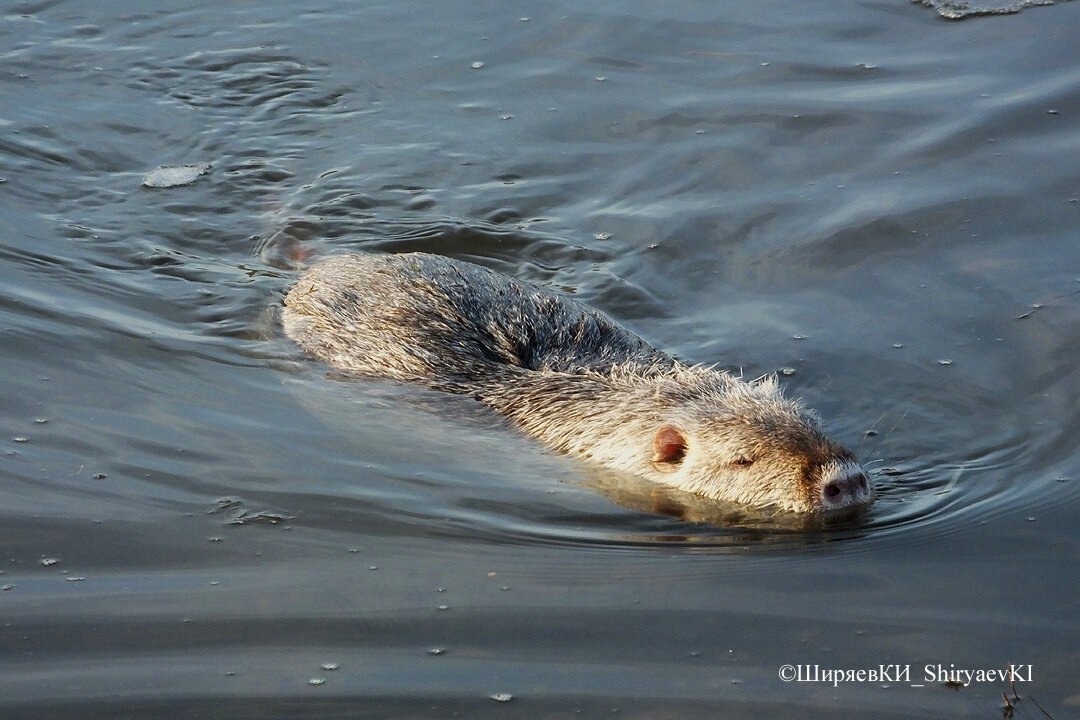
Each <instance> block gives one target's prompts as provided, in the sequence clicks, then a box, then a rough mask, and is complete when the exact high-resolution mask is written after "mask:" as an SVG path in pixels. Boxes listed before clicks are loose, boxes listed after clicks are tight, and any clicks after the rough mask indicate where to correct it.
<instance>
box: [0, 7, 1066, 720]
mask: <svg viewBox="0 0 1080 720" xmlns="http://www.w3.org/2000/svg"><path fill="white" fill-rule="evenodd" d="M933 6H934V7H935V8H937V9H938V11H939V12H942V11H944V10H948V9H949V8H954V9H955V8H960V10H962V11H964V12H966V9H965V8H971V7H974V6H973V5H972V6H965V7H964V8H961V7H960V4H959V3H949V4H945V3H934V4H933ZM979 8H980V9H982V10H986V9H991V7H990V5H989V4H986V3H983V4H981V5H979ZM1078 18H1080V4H1077V3H1059V4H1057V5H1055V6H1054V7H1047V8H1041V9H1037V10H1032V11H1029V12H1023V13H1019V14H1016V15H1012V16H1010V17H1002V18H981V19H979V18H976V19H972V20H971V21H969V22H965V23H949V22H945V21H943V20H941V19H940V18H939V17H938V16H937V14H935V13H934V12H932V11H930V10H928V9H926V8H921V7H918V6H917V5H914V4H905V3H896V4H892V5H889V4H884V5H883V4H877V5H866V4H861V5H858V4H856V5H821V6H820V7H815V8H814V9H813V10H812V11H808V10H807V8H806V7H804V6H803V5H801V4H800V5H797V6H796V5H795V4H793V3H789V2H784V1H781V2H779V3H774V4H772V5H771V6H769V7H768V8H765V9H764V11H763V9H762V6H758V5H755V4H744V5H724V6H716V7H713V6H705V5H702V4H700V3H696V2H675V3H669V4H665V5H663V6H659V5H655V4H640V3H617V4H611V3H608V4H600V5H599V6H593V7H590V8H587V9H583V8H582V7H580V6H578V5H575V4H565V3H561V4H560V3H556V4H554V5H547V6H542V7H541V6H536V7H529V8H526V7H524V6H522V7H519V8H512V9H507V8H506V7H505V6H503V5H500V4H498V3H488V2H475V3H466V4H456V5H455V6H454V9H453V10H451V11H450V12H447V11H445V10H444V9H443V8H442V6H435V5H432V4H430V3H425V4H423V5H419V4H415V5H414V3H412V2H402V3H397V4H390V5H373V4H370V3H361V4H356V3H337V2H322V3H317V4H315V5H311V6H306V7H304V8H298V7H297V6H295V5H294V4H289V3H273V2H271V3H263V4H261V5H258V6H257V7H256V6H246V5H245V6H239V5H238V6H221V5H217V6H204V5H198V4H192V5H190V6H183V5H176V4H170V5H168V6H167V7H166V6H165V5H161V7H159V8H156V9H155V8H152V7H144V6H142V5H140V7H139V8H137V9H135V8H127V7H125V6H123V5H122V4H121V5H116V4H110V5H109V6H108V7H104V6H102V7H98V6H96V5H91V4H85V3H64V2H59V3H44V4H31V3H23V4H22V5H19V6H18V7H13V8H11V9H10V11H9V13H8V14H7V15H6V16H5V24H4V25H3V26H0V33H3V34H4V37H5V39H6V40H7V41H8V42H7V43H6V44H5V47H6V48H7V49H6V50H5V51H4V54H3V58H4V67H5V69H6V70H7V72H6V74H4V75H3V76H2V77H0V93H2V95H3V97H4V103H3V107H2V109H0V124H2V125H3V132H2V133H0V168H2V170H0V277H2V278H3V282H2V283H0V338H2V340H0V348H2V351H0V370H2V377H3V378H4V383H3V386H2V387H3V389H2V391H0V394H2V397H3V401H2V402H0V425H2V427H3V428H4V432H3V435H2V437H0V473H2V475H3V477H2V482H0V617H2V618H3V622H2V623H0V715H2V716H3V717H5V718H7V717H34V718H48V717H61V716H63V717H71V716H79V717H102V718H105V717H109V718H112V717H150V716H153V717H190V716H193V715H213V716H236V717H254V716H259V717H290V718H296V717H309V716H310V717H327V716H342V717H346V716H347V717H403V716H410V717H445V716H447V715H451V714H455V713H456V714H458V715H461V716H470V717H473V716H479V717H484V716H487V715H490V714H493V713H495V712H498V714H499V715H500V717H513V716H520V717H523V718H524V717H530V718H531V717H544V716H552V717H554V716H562V715H567V716H569V715H578V714H580V715H583V716H601V715H603V716H608V715H610V714H612V713H613V712H615V711H616V710H618V711H620V712H623V713H626V712H629V713H636V715H637V716H641V717H657V716H663V717H679V718H682V717H687V718H691V717H704V716H725V717H740V716H744V717H774V718H776V717H779V718H783V717H788V716H790V717H800V718H803V717H808V716H811V717H812V716H821V717H834V716H836V714H837V711H838V709H839V711H840V714H845V713H846V714H849V715H857V716H862V717H871V716H872V717H886V718H888V717H897V718H899V717H928V716H948V717H973V718H974V717H980V718H981V717H987V716H988V715H995V714H996V713H998V712H999V711H1000V708H999V707H998V705H999V703H1000V700H999V698H1000V694H1001V692H1002V691H1004V690H1005V689H1006V688H1003V687H999V686H997V685H984V686H979V687H972V688H965V689H963V690H960V691H958V692H954V691H952V690H947V689H944V688H942V687H938V686H930V687H926V688H922V689H916V688H912V687H908V686H906V685H903V684H894V685H892V686H890V687H882V686H881V685H877V684H874V685H870V684H852V685H847V686H842V687H836V688H834V687H832V686H831V685H830V686H817V685H810V684H800V683H784V682H781V681H779V680H778V679H777V668H778V667H780V666H781V665H783V664H785V663H792V664H797V663H821V664H823V665H825V664H828V665H829V666H830V667H843V668H848V667H850V668H858V667H876V666H877V665H878V664H880V663H893V662H903V663H908V662H910V663H912V666H913V667H914V668H918V667H921V665H922V664H924V663H928V662H929V663H937V662H942V663H944V664H946V665H948V664H949V663H958V664H964V665H965V666H966V667H976V666H978V667H991V666H999V665H1001V664H1003V663H1008V662H1018V661H1019V662H1024V663H1032V664H1033V667H1034V668H1035V680H1034V681H1033V682H1032V684H1031V686H1030V687H1023V688H1021V689H1020V695H1021V696H1024V697H1027V696H1028V694H1030V695H1034V696H1037V697H1039V699H1040V703H1042V704H1044V705H1045V706H1046V707H1047V709H1048V710H1049V711H1050V713H1051V714H1053V715H1055V716H1057V717H1060V716H1063V715H1067V714H1068V712H1067V711H1068V708H1069V707H1070V705H1069V703H1070V702H1071V703H1075V699H1074V695H1075V689H1074V683H1075V681H1074V678H1073V675H1074V672H1073V671H1074V669H1075V668H1074V665H1075V658H1074V657H1073V655H1072V654H1071V648H1073V647H1075V646H1076V645H1077V644H1078V643H1080V637H1078V636H1077V627H1080V623H1078V622H1077V620H1078V618H1080V612H1078V610H1077V605H1076V603H1075V601H1073V600H1072V599H1071V598H1075V597H1076V596H1077V587H1076V578H1077V577H1078V574H1077V572H1076V571H1077V568H1076V553H1075V552H1071V551H1070V549H1075V545H1076V538H1075V517H1076V512H1077V503H1078V502H1080V455H1078V454H1077V448H1076V443H1075V442H1074V438H1075V437H1076V436H1077V434H1078V433H1080V412H1078V407H1077V403H1076V398H1077V396H1078V388H1080V371H1078V370H1077V365H1076V357H1077V356H1078V354H1080V324H1078V322H1077V318H1078V314H1077V312H1076V311H1077V308H1078V302H1077V298H1078V296H1077V295H1076V288H1077V285H1076V282H1077V268H1078V267H1080V255H1078V251H1077V244H1076V242H1075V239H1076V238H1075V228H1076V227H1077V222H1078V216H1077V213H1078V212H1080V210H1078V208H1080V204H1078V203H1077V202H1076V196H1077V188H1078V187H1080V175H1078V174H1077V171H1076V167H1075V162H1074V160H1075V158H1074V154H1075V153H1073V152H1072V149H1074V148H1075V147H1076V146H1077V141H1078V136H1080V128H1078V126H1077V124H1076V121H1075V118H1076V115H1077V112H1076V109H1077V108H1080V80H1078V76H1077V74H1076V70H1075V68H1076V67H1077V63H1078V61H1080V58H1078V57H1077V52H1078V47H1080V46H1078V45H1077V43H1076V42H1075V37H1074V35H1075V33H1074V32H1073V28H1075V26H1076V23H1077V21H1078ZM417 38H423V39H424V42H417ZM195 163H206V164H207V165H206V166H205V172H203V169H204V166H202V165H199V166H197V168H198V169H199V174H198V175H197V176H195V177H194V178H193V179H192V178H191V177H190V173H189V174H188V175H187V176H181V177H180V178H179V179H181V180H184V179H185V178H186V179H188V180H191V182H188V183H186V184H185V183H182V182H177V177H175V176H173V177H169V176H166V178H165V182H164V183H163V184H164V185H166V187H155V188H149V187H144V186H143V182H144V179H145V178H147V177H148V176H150V177H154V176H153V173H154V172H155V168H183V167H184V166H187V165H191V164H195ZM159 184H160V183H159ZM360 249H363V250H374V251H388V252H402V251H410V250H422V251H428V252H436V253H444V254H447V255H451V256H454V257H459V258H464V259H469V260H474V261H477V262H481V263H483V264H486V265H488V266H490V267H494V268H496V269H498V270H500V271H503V272H507V273H510V274H512V275H515V276H517V277H521V278H524V279H527V280H531V281H533V282H537V283H540V284H542V285H545V286H548V287H552V288H554V289H557V290H560V291H563V292H567V293H571V294H573V295H574V296H575V297H577V298H579V299H582V300H583V301H585V302H588V303H591V304H593V305H596V306H597V307H599V308H601V309H603V310H605V311H606V312H608V313H610V314H611V315H612V316H614V317H615V318H617V319H619V320H620V322H623V323H625V324H627V325H628V326H630V327H632V328H633V329H634V330H635V331H637V332H639V333H640V334H642V335H643V336H644V337H646V338H647V339H649V340H650V341H651V342H653V343H654V344H655V345H657V346H658V347H661V348H663V349H665V350H670V351H671V352H673V353H674V354H676V355H677V356H678V357H680V358H681V359H683V360H686V361H687V362H702V363H716V364H718V365H720V366H722V367H727V368H731V369H733V370H735V371H737V372H742V373H743V374H744V375H745V376H747V377H757V376H759V375H762V374H764V373H770V372H777V371H780V370H781V369H784V370H785V372H784V373H783V378H782V381H783V383H784V384H785V386H786V390H787V392H788V394H789V395H792V396H799V397H803V398H804V399H805V400H806V402H807V404H808V405H810V406H811V407H814V408H816V409H818V410H820V411H821V412H822V415H823V416H824V417H825V420H826V423H825V425H826V429H827V430H828V431H829V433H830V434H831V435H832V436H835V437H836V438H837V439H838V440H840V441H841V442H843V443H845V444H847V445H849V446H851V447H853V448H855V449H857V451H858V454H859V456H860V459H861V460H862V461H863V462H864V463H865V465H866V467H867V468H868V470H869V471H870V472H871V474H872V475H873V477H874V479H875V481H876V485H877V494H878V498H877V501H876V503H875V504H874V505H873V506H872V507H871V508H869V509H868V510H867V511H866V512H864V513H861V514H859V515H858V516H856V517H851V518H846V519H840V520H838V521H835V522H828V523H824V524H821V525H820V526H818V525H816V524H812V526H810V527H808V526H806V524H805V523H803V522H802V521H799V520H796V519H793V518H790V517H774V516H769V515H767V514H760V513H754V512H751V511H748V510H747V509H745V508H733V507H719V506H717V505H715V504H709V503H706V502H704V501H702V500H700V499H699V498H694V497H688V496H681V495H679V494H678V493H676V492H672V491H659V490H657V489H656V488H649V487H642V486H640V484H635V481H633V480H632V479H627V478H618V477H612V476H610V475H606V474H603V473H600V472H599V471H596V470H595V469H594V468H590V467H588V466H587V465H586V464H585V463H581V462H578V461H576V460H573V459H570V458H566V457H563V456H560V455H558V454H555V453H552V452H550V451H549V450H547V449H545V448H543V447H542V446H540V445H539V444H538V443H536V442H534V441H532V440H530V439H529V438H526V437H523V436H521V435H520V434H519V433H517V432H516V431H514V430H513V429H512V428H510V427H509V426H508V425H507V424H506V423H505V422H504V421H502V420H501V419H500V418H498V417H496V416H494V415H493V414H492V413H490V412H488V411H486V410H485V409H484V408H483V407H482V406H480V405H479V403H476V402H473V401H471V400H470V399H468V398H460V397H447V396H443V395H440V394H438V393H432V392H430V391H426V390H423V389H420V388H411V387H403V386H399V385H394V384H388V383H367V382H357V381H355V380H352V379H349V378H344V377H341V376H340V375H335V374H333V373H332V372H330V371H329V369H328V368H325V367H322V366H320V365H319V364H317V363H315V362H313V361H311V360H309V359H308V358H306V357H304V356H303V354H302V353H300V352H299V350H298V349H297V348H295V347H294V346H293V345H292V344H291V343H289V342H288V341H287V340H286V339H285V338H283V337H282V336H281V334H280V328H279V322H278V317H277V313H278V308H279V307H280V302H281V299H282V297H283V295H284V292H285V291H286V289H287V288H288V287H289V285H290V284H291V282H292V281H293V279H294V278H295V271H296V270H297V268H298V267H300V266H302V265H303V264H304V263H306V262H310V260H311V259H312V258H316V257H321V256H325V255H329V254H333V253H336V252H343V251H355V250H360ZM1034 306H1039V309H1038V310H1037V311H1033V307H1034ZM433 648H440V649H441V650H442V652H439V653H432V652H431V650H432V649H433ZM328 665H335V666H336V667H337V669H335V670H327V669H326V666H328ZM317 679H318V680H321V682H317V683H316V682H312V681H313V680H317ZM504 695H509V696H510V700H509V702H496V701H495V700H492V697H493V696H497V697H503V696H504ZM1070 698H1073V699H1070ZM1028 711H1031V713H1030V714H1029V715H1030V716H1032V717H1034V716H1036V715H1035V712H1034V710H1032V706H1031V705H1030V704H1027V705H1025V704H1024V702H1023V700H1021V701H1020V702H1019V704H1018V705H1017V716H1021V714H1022V713H1024V712H1028Z"/></svg>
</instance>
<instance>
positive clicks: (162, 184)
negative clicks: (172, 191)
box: [142, 163, 210, 188]
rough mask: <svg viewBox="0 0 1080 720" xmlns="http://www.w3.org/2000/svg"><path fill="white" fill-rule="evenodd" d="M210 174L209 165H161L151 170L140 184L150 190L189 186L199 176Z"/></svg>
mask: <svg viewBox="0 0 1080 720" xmlns="http://www.w3.org/2000/svg"><path fill="white" fill-rule="evenodd" d="M208 172H210V163H190V164H188V165H171V166H169V165H162V166H160V167H158V168H157V169H156V170H151V171H150V172H149V173H148V174H147V175H146V177H144V178H143V181H142V184H143V186H145V187H151V188H170V187H180V186H181V185H190V184H191V183H193V182H195V179H196V178H198V177H199V176H200V175H205V174H206V173H208Z"/></svg>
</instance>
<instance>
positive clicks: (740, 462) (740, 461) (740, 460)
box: [731, 455, 754, 467]
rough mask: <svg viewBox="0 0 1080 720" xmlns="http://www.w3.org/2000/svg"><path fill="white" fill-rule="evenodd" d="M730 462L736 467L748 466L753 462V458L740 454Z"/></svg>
mask: <svg viewBox="0 0 1080 720" xmlns="http://www.w3.org/2000/svg"><path fill="white" fill-rule="evenodd" d="M731 464H732V465H737V466H738V467H750V466H751V465H753V464H754V459H753V458H751V457H747V456H745V455H740V456H739V457H737V458H735V461H734V462H733V463H731Z"/></svg>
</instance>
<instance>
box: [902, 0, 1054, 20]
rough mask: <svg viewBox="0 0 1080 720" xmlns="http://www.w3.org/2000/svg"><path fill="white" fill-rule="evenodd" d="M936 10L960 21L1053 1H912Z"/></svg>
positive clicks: (942, 15)
mask: <svg viewBox="0 0 1080 720" xmlns="http://www.w3.org/2000/svg"><path fill="white" fill-rule="evenodd" d="M913 1H914V2H916V3H918V4H919V5H926V6H927V7H932V8H934V9H935V10H937V12H938V15H940V16H941V17H943V18H947V19H949V20H962V19H964V18H966V17H972V16H975V15H1011V14H1013V13H1018V12H1020V11H1021V10H1024V9H1026V8H1030V7H1039V6H1045V5H1053V4H1054V2H1053V0H977V1H976V2H968V0H913Z"/></svg>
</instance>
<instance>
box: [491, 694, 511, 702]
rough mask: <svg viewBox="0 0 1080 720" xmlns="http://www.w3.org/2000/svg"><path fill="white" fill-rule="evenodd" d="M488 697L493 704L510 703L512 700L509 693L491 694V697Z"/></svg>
mask: <svg viewBox="0 0 1080 720" xmlns="http://www.w3.org/2000/svg"><path fill="white" fill-rule="evenodd" d="M488 697H490V698H491V699H492V700H494V701H495V702H510V701H511V700H513V699H514V696H513V695H511V694H510V693H492V694H491V695H488Z"/></svg>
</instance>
